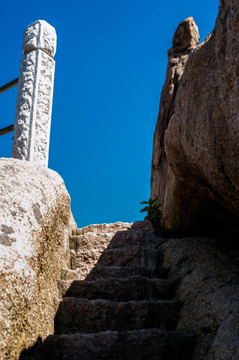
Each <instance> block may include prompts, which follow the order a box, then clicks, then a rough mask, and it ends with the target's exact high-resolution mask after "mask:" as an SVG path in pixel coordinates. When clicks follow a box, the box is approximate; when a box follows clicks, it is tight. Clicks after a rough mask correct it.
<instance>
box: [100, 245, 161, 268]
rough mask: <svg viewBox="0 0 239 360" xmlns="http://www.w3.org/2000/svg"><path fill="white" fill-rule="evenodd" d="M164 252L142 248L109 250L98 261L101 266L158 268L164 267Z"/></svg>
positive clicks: (131, 247)
mask: <svg viewBox="0 0 239 360" xmlns="http://www.w3.org/2000/svg"><path fill="white" fill-rule="evenodd" d="M162 261H163V251H162V250H154V249H151V248H143V247H140V246H130V247H122V248H117V249H107V250H105V251H104V252H103V253H102V254H101V257H100V258H99V260H98V263H97V265H101V266H111V265H114V266H115V265H116V266H127V267H140V266H145V267H149V268H151V269H152V268H153V269H155V268H157V267H158V266H161V265H162Z"/></svg>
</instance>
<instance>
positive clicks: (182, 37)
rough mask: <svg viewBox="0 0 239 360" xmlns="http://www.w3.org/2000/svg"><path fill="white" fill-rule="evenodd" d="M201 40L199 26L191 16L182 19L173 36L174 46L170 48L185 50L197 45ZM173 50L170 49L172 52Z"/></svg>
mask: <svg viewBox="0 0 239 360" xmlns="http://www.w3.org/2000/svg"><path fill="white" fill-rule="evenodd" d="M199 40H200V36H199V31H198V27H197V25H196V23H195V21H194V20H193V17H192V16H191V17H189V18H187V19H185V20H184V21H182V22H181V23H180V24H179V25H178V28H177V30H176V31H175V34H174V36H173V47H172V49H170V50H173V49H175V50H177V52H179V51H182V52H183V51H185V50H186V49H187V48H189V47H193V46H197V45H198V43H199ZM172 52H173V51H170V53H172Z"/></svg>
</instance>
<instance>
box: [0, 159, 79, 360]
mask: <svg viewBox="0 0 239 360" xmlns="http://www.w3.org/2000/svg"><path fill="white" fill-rule="evenodd" d="M0 202H1V207H0V354H1V356H0V357H1V359H3V360H13V359H14V360H16V359H18V356H19V354H20V352H21V351H22V350H23V349H24V348H27V347H29V346H31V345H32V344H34V343H35V342H36V340H37V338H38V337H41V338H45V337H46V336H47V335H49V334H51V333H53V330H54V329H53V324H54V316H55V313H56V310H57V306H58V289H57V280H58V279H59V278H60V272H61V269H62V267H63V266H65V261H66V249H67V246H68V237H69V232H70V228H72V227H73V226H74V222H73V220H72V215H71V210H70V197H69V195H68V193H67V190H66V188H65V186H64V182H63V180H62V179H61V177H60V176H59V175H58V174H56V173H55V172H54V171H51V170H48V169H44V168H43V167H36V166H33V165H30V164H29V162H24V161H20V160H15V159H0Z"/></svg>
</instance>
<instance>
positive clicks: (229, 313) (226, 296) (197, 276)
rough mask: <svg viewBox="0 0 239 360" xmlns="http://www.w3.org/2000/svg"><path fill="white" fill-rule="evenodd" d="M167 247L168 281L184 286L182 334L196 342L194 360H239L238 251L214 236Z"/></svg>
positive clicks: (179, 291)
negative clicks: (186, 333)
mask: <svg viewBox="0 0 239 360" xmlns="http://www.w3.org/2000/svg"><path fill="white" fill-rule="evenodd" d="M162 248H163V250H164V266H166V267H167V266H170V272H169V279H178V280H179V284H180V285H179V287H178V288H177V291H176V297H177V298H178V299H180V300H182V302H183V306H182V308H181V312H180V316H179V322H178V325H177V331H183V330H185V329H190V331H192V332H194V334H195V335H196V338H197V342H196V349H195V353H194V356H193V360H215V359H216V360H228V359H230V360H238V359H239V342H238V339H239V303H238V298H239V284H238V277H239V260H238V252H237V251H235V250H230V249H228V247H227V246H226V244H225V242H224V241H222V240H219V239H215V238H209V237H200V238H199V237H193V238H183V239H171V240H168V241H167V242H165V243H164V244H163V245H162Z"/></svg>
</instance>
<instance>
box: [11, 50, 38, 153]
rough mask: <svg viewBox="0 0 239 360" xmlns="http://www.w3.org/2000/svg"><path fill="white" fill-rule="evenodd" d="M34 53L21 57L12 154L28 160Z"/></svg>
mask: <svg viewBox="0 0 239 360" xmlns="http://www.w3.org/2000/svg"><path fill="white" fill-rule="evenodd" d="M35 68H36V53H35V52H31V53H29V54H26V55H24V56H23V57H22V61H21V66H20V77H19V83H18V93H17V105H16V114H15V125H14V137H13V150H12V156H13V157H14V158H17V159H25V160H30V140H31V136H30V135H31V127H32V124H31V120H32V116H33V114H32V111H33V108H34V90H35V89H34V88H35Z"/></svg>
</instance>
